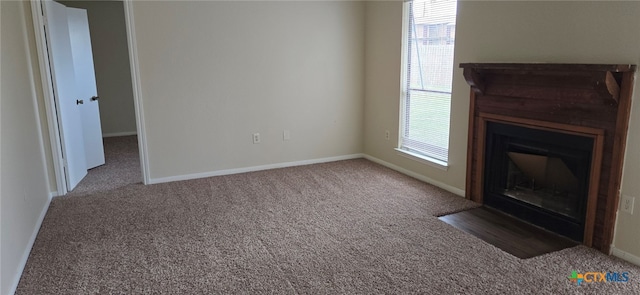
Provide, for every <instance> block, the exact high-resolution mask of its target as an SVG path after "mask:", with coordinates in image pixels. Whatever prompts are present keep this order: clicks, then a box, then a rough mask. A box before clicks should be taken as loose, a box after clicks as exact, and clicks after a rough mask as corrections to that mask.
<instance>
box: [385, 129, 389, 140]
mask: <svg viewBox="0 0 640 295" xmlns="http://www.w3.org/2000/svg"><path fill="white" fill-rule="evenodd" d="M384 139H386V140H389V130H386V131H385V132H384Z"/></svg>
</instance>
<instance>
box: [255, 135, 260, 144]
mask: <svg viewBox="0 0 640 295" xmlns="http://www.w3.org/2000/svg"><path fill="white" fill-rule="evenodd" d="M257 143H260V133H254V134H253V144H257Z"/></svg>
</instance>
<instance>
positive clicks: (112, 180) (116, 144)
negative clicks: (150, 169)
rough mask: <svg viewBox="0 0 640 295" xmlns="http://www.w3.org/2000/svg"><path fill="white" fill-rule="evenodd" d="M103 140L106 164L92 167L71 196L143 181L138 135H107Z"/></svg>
mask: <svg viewBox="0 0 640 295" xmlns="http://www.w3.org/2000/svg"><path fill="white" fill-rule="evenodd" d="M103 142H104V158H105V164H104V165H102V166H98V167H96V168H93V169H90V170H89V173H87V176H85V178H84V179H82V181H80V183H78V185H77V186H76V187H75V188H74V189H73V190H72V191H70V192H69V194H68V195H69V196H82V195H89V194H92V193H97V192H105V191H108V190H113V189H118V188H121V187H124V186H127V185H130V184H135V183H142V174H141V173H140V155H139V153H138V137H137V136H135V135H132V136H118V137H107V138H104V140H103Z"/></svg>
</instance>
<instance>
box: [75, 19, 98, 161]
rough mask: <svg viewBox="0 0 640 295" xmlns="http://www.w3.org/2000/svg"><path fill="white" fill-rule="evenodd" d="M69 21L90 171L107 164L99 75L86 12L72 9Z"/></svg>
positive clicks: (85, 150) (85, 149)
mask: <svg viewBox="0 0 640 295" xmlns="http://www.w3.org/2000/svg"><path fill="white" fill-rule="evenodd" d="M67 20H68V22H69V37H70V39H71V52H72V53H73V54H72V56H73V65H74V70H75V75H76V82H77V86H78V88H77V92H78V97H79V99H81V100H82V101H83V104H81V105H80V109H81V113H82V128H83V132H84V152H85V154H86V158H87V169H91V168H94V167H97V166H100V165H103V164H104V145H103V143H102V128H101V126H100V108H99V106H98V90H97V88H96V76H95V71H94V68H93V53H92V51H91V35H90V33H89V18H88V17H87V11H86V10H84V9H80V8H71V7H69V8H67Z"/></svg>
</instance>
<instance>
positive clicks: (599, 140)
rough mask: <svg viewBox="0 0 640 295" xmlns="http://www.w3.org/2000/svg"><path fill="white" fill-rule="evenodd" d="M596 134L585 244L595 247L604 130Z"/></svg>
mask: <svg viewBox="0 0 640 295" xmlns="http://www.w3.org/2000/svg"><path fill="white" fill-rule="evenodd" d="M600 131H601V132H600V133H599V134H595V136H594V142H593V152H592V153H591V176H590V177H589V193H588V196H587V213H586V216H585V221H584V240H583V244H584V245H585V246H587V247H591V246H593V232H594V227H595V224H596V210H597V208H598V191H599V189H600V171H602V155H603V154H604V153H603V151H604V130H600Z"/></svg>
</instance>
